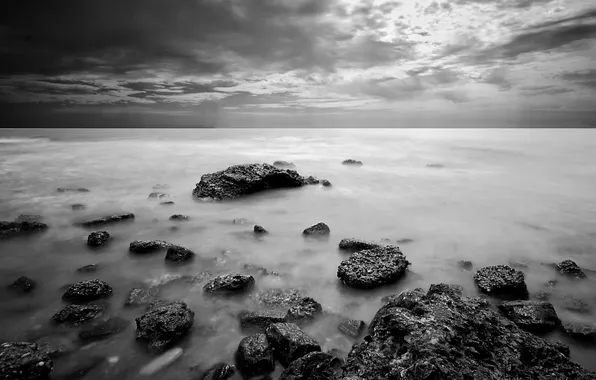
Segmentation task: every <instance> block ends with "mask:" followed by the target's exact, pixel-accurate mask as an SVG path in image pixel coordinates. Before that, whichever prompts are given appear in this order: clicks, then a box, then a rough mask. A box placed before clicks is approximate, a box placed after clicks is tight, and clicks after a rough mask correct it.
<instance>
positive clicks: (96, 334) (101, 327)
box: [79, 317, 130, 342]
mask: <svg viewBox="0 0 596 380" xmlns="http://www.w3.org/2000/svg"><path fill="white" fill-rule="evenodd" d="M129 326H130V321H127V320H126V319H124V318H120V317H112V318H109V319H107V320H104V321H97V322H95V321H94V322H91V324H90V325H89V326H87V327H85V328H84V329H83V330H81V332H80V333H79V338H80V339H81V340H84V341H86V342H94V341H97V340H102V339H106V338H108V337H110V336H112V335H115V334H119V333H121V332H123V331H124V330H126V329H127V328H128V327H129Z"/></svg>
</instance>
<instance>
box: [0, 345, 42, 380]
mask: <svg viewBox="0 0 596 380" xmlns="http://www.w3.org/2000/svg"><path fill="white" fill-rule="evenodd" d="M52 368H53V363H52V359H50V356H49V355H48V353H47V352H46V351H44V350H42V349H41V348H40V347H39V346H38V345H37V344H34V343H27V342H15V343H3V344H0V379H7V380H8V379H12V380H38V379H47V378H48V376H49V374H50V372H51V371H52Z"/></svg>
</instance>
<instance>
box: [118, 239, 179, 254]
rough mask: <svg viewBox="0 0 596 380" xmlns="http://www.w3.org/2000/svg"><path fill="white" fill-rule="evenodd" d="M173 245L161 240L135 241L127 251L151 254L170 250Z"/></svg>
mask: <svg viewBox="0 0 596 380" xmlns="http://www.w3.org/2000/svg"><path fill="white" fill-rule="evenodd" d="M172 245H173V244H170V243H168V242H165V241H163V240H135V241H133V242H131V243H130V246H129V248H128V250H129V251H130V252H133V253H153V252H158V251H162V250H165V249H167V248H170V247H171V246H172Z"/></svg>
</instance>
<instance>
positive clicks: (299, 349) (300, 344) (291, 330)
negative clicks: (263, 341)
mask: <svg viewBox="0 0 596 380" xmlns="http://www.w3.org/2000/svg"><path fill="white" fill-rule="evenodd" d="M265 334H266V335H267V340H268V341H269V344H271V346H272V347H273V349H274V354H275V356H276V358H277V360H279V362H280V363H281V364H282V365H284V366H286V367H287V366H288V365H289V364H290V363H291V362H293V361H294V360H296V359H298V358H301V357H302V356H304V355H306V354H308V353H310V352H315V351H321V346H319V343H317V341H316V340H314V339H313V338H311V337H310V336H308V335H306V333H305V332H304V331H302V330H300V327H298V326H297V325H296V324H294V323H274V324H272V325H270V326H269V327H267V330H266V331H265Z"/></svg>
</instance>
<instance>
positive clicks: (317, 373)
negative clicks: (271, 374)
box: [279, 352, 341, 380]
mask: <svg viewBox="0 0 596 380" xmlns="http://www.w3.org/2000/svg"><path fill="white" fill-rule="evenodd" d="M340 375H341V360H340V359H338V358H337V357H335V356H334V355H331V354H328V353H325V352H311V353H308V354H306V355H304V356H303V357H301V358H299V359H296V360H294V361H293V362H292V363H291V364H290V365H289V366H288V368H286V369H285V370H284V371H283V372H282V374H281V376H280V377H279V380H339V379H340V378H341V376H340Z"/></svg>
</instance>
